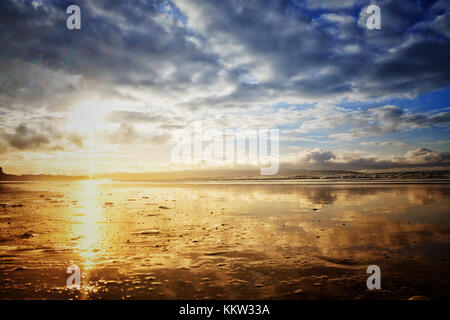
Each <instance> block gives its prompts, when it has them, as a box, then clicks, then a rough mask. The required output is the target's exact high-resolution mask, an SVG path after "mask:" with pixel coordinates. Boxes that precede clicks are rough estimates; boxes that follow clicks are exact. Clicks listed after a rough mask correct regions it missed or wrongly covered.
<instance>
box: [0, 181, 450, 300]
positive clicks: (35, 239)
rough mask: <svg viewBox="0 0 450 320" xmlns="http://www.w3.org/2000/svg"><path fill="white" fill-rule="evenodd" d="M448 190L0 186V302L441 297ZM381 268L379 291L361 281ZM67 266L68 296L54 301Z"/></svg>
mask: <svg viewBox="0 0 450 320" xmlns="http://www.w3.org/2000/svg"><path fill="white" fill-rule="evenodd" d="M449 191H450V184H445V183H440V184H432V183H427V184H422V183H418V182H417V181H416V182H414V183H409V184H402V183H398V181H397V183H396V184H391V183H389V182H383V183H379V184H370V183H367V184H361V183H358V184H352V183H349V182H340V183H336V182H329V183H327V182H326V181H325V182H324V181H320V182H314V181H309V182H308V181H307V182H292V181H289V182H257V183H255V182H245V181H244V182H236V181H234V182H232V183H224V182H220V183H214V182H209V183H183V184H180V183H137V182H105V181H103V182H99V181H82V182H71V183H60V182H54V183H44V182H34V183H19V182H16V183H1V184H0V299H68V298H71V299H408V298H410V297H412V296H419V295H420V296H426V297H428V298H430V299H448V298H449V297H450V289H449V286H450V276H449V275H448V270H450V268H449V267H450V263H449V258H450V215H449V205H450V192H449ZM373 264H375V265H378V266H380V268H381V287H382V289H381V290H374V291H369V290H367V288H366V279H367V277H368V276H369V275H368V274H366V268H367V266H369V265H373ZM70 265H78V266H79V267H80V268H81V272H82V282H81V286H82V288H81V290H79V291H78V290H70V289H67V288H66V279H67V277H68V276H69V275H68V274H66V269H67V267H68V266H70Z"/></svg>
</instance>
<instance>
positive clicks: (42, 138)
mask: <svg viewBox="0 0 450 320" xmlns="http://www.w3.org/2000/svg"><path fill="white" fill-rule="evenodd" d="M0 136H1V138H2V139H3V140H4V141H5V142H6V143H5V144H4V145H3V148H5V149H6V148H11V149H12V150H20V151H63V150H70V149H74V148H75V149H79V148H82V147H83V139H84V138H83V137H82V136H81V135H79V134H77V133H75V132H66V131H62V130H61V129H60V128H58V127H57V126H53V125H49V124H46V123H43V122H40V123H34V124H32V125H30V124H24V123H21V124H19V125H18V126H17V127H16V128H15V129H14V130H13V131H12V132H8V131H6V130H4V131H3V132H1V133H0Z"/></svg>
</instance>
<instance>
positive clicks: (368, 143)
mask: <svg viewBox="0 0 450 320" xmlns="http://www.w3.org/2000/svg"><path fill="white" fill-rule="evenodd" d="M360 144H361V145H362V146H393V147H403V146H407V144H406V143H403V142H401V141H366V142H361V143H360Z"/></svg>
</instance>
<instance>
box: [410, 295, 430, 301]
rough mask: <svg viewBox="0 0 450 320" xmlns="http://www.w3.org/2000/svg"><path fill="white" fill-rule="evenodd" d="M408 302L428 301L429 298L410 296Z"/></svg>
mask: <svg viewBox="0 0 450 320" xmlns="http://www.w3.org/2000/svg"><path fill="white" fill-rule="evenodd" d="M408 300H430V298H428V297H425V296H412V297H411V298H409V299H408Z"/></svg>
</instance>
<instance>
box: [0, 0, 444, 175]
mask: <svg viewBox="0 0 450 320" xmlns="http://www.w3.org/2000/svg"><path fill="white" fill-rule="evenodd" d="M371 3H375V4H377V5H378V6H379V7H380V9H381V29H379V30H377V29H373V30H369V29H368V28H367V26H366V20H367V18H368V16H369V14H367V13H366V11H365V9H366V7H367V6H368V5H369V4H371ZM71 4H77V5H78V6H79V7H80V9H81V30H69V29H68V28H67V27H66V19H67V17H68V16H69V15H68V14H67V13H66V8H67V7H68V6H69V5H71ZM0 43H1V46H0V70H1V72H0V166H2V167H3V168H4V170H5V171H6V172H8V173H16V174H20V173H50V174H69V175H85V174H88V173H89V174H91V173H98V174H99V173H109V172H152V171H168V170H178V169H186V168H215V167H217V166H219V165H218V164H217V163H208V162H203V163H201V164H200V165H195V166H194V165H192V164H184V165H183V164H174V163H173V161H172V160H173V159H172V158H171V151H172V150H173V148H174V146H175V145H177V144H178V143H180V141H181V140H183V137H182V136H181V137H180V134H177V132H178V133H179V132H183V131H182V130H190V129H191V128H192V126H193V124H194V123H199V122H200V123H201V124H202V126H203V128H209V129H215V130H222V131H223V130H227V129H236V130H245V129H271V128H277V129H279V130H280V131H279V143H280V146H279V149H280V165H281V166H286V167H294V168H304V169H323V168H326V169H351V170H372V169H378V170H385V169H386V170H387V169H396V168H413V167H414V168H418V167H423V168H427V169H430V168H442V167H448V166H449V164H450V146H449V144H450V132H449V130H450V105H449V101H450V2H449V1H445V0H438V1H404V0H380V1H364V0H361V1H358V0H340V1H338V0H324V1H312V0H305V1H300V0H290V1H281V0H227V1H203V0H173V1H159V0H158V1H157V0H154V1H151V0H140V1H139V0H136V1H130V0H129V1H109V0H108V1H106V0H104V1H101V0H99V1H84V0H81V1H63V0H61V1H58V0H34V1H31V0H28V1H27V0H14V1H12V0H2V1H1V2H0ZM184 138H186V137H184ZM228 166H229V165H228ZM235 167H237V166H235Z"/></svg>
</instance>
